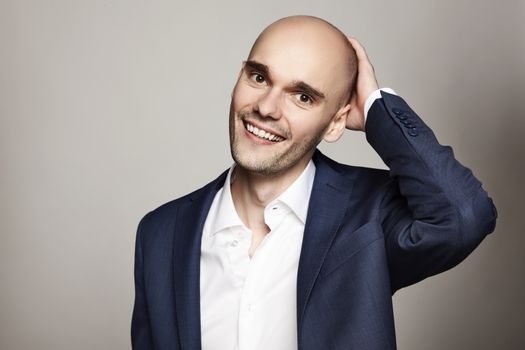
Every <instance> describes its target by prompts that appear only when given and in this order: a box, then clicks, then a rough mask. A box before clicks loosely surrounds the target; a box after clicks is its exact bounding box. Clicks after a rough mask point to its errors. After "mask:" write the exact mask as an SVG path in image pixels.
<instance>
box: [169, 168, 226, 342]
mask: <svg viewBox="0 0 525 350" xmlns="http://www.w3.org/2000/svg"><path fill="white" fill-rule="evenodd" d="M226 174H227V171H225V172H224V173H223V174H221V175H220V176H219V177H218V178H217V179H216V180H215V181H213V182H211V183H210V184H208V185H207V186H205V187H204V188H202V189H201V190H199V191H197V192H195V193H194V194H193V195H190V196H189V198H188V200H187V201H186V202H185V203H184V204H182V205H181V208H180V209H179V211H178V213H177V221H176V222H177V224H176V228H175V233H174V239H173V241H174V244H173V272H174V274H173V280H174V284H175V285H174V289H175V307H176V311H175V312H176V316H177V324H178V329H179V337H180V343H181V348H182V349H201V320H200V255H201V254H200V249H201V238H202V229H203V227H204V223H205V221H206V217H207V215H208V211H209V209H210V207H211V204H212V202H213V199H214V197H215V194H216V193H217V191H218V190H219V189H220V188H221V187H222V186H223V185H224V181H225V179H226Z"/></svg>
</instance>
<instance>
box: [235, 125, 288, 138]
mask: <svg viewBox="0 0 525 350" xmlns="http://www.w3.org/2000/svg"><path fill="white" fill-rule="evenodd" d="M244 127H245V128H246V130H248V131H249V132H250V133H251V134H253V135H255V136H257V137H258V138H260V139H264V140H268V141H272V142H281V141H282V140H284V139H283V138H282V137H280V136H277V135H274V134H271V133H269V132H268V131H264V130H262V129H259V128H257V127H255V126H253V125H251V124H249V123H245V124H244Z"/></svg>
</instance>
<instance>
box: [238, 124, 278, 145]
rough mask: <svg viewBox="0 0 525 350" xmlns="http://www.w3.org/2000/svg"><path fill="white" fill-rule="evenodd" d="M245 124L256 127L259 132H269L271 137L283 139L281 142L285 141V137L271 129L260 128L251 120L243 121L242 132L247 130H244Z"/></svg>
mask: <svg viewBox="0 0 525 350" xmlns="http://www.w3.org/2000/svg"><path fill="white" fill-rule="evenodd" d="M246 123H248V124H251V125H253V126H255V127H256V128H257V129H259V130H264V131H266V132H269V133H270V134H273V135H275V136H278V137H280V138H281V139H283V140H282V141H284V140H286V137H284V136H283V135H281V134H279V133H278V132H276V131H275V130H272V129H268V128H266V127H263V126H261V125H260V124H258V123H254V122H252V121H251V120H243V121H242V124H243V126H244V130H246V131H247V129H246ZM282 141H280V142H282ZM272 143H279V142H272Z"/></svg>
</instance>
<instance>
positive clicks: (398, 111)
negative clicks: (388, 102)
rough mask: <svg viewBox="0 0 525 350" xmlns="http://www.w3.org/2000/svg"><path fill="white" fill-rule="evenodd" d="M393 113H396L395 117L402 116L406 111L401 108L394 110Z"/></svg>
mask: <svg viewBox="0 0 525 350" xmlns="http://www.w3.org/2000/svg"><path fill="white" fill-rule="evenodd" d="M392 112H394V114H395V115H401V114H403V113H405V111H403V110H401V109H399V108H392Z"/></svg>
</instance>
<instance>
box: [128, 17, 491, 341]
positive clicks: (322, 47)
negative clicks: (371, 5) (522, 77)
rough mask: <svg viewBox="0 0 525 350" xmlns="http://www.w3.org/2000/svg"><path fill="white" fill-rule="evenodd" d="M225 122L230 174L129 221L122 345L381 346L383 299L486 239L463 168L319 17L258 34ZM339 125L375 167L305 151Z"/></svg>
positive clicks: (386, 307)
mask: <svg viewBox="0 0 525 350" xmlns="http://www.w3.org/2000/svg"><path fill="white" fill-rule="evenodd" d="M357 73H359V74H357ZM229 125H230V126H229V132H230V146H231V154H232V157H233V160H234V164H233V165H232V166H231V167H230V168H229V169H228V170H226V171H225V172H224V173H222V174H221V175H220V176H219V177H218V178H217V179H215V180H214V181H212V182H211V183H209V184H207V185H206V186H204V187H202V188H201V189H199V190H197V191H195V192H193V193H191V194H188V195H186V196H184V197H182V198H179V199H176V200H174V201H171V202H169V203H166V204H164V205H162V206H160V207H159V208H157V209H155V210H153V211H152V212H150V213H148V214H147V215H146V216H145V217H144V218H143V219H142V220H141V222H140V224H139V228H138V232H137V241H136V257H135V292H136V298H135V306H134V310H133V319H132V329H131V336H132V344H133V348H134V349H170V350H174V349H205V350H229V349H240V350H248V349H249V350H258V349H260V350H263V349H264V350H268V349H271V350H292V349H302V350H307V349H308V350H309V349H312V350H313V349H315V350H318V349H382V350H384V349H394V348H395V347H396V343H395V331H394V321H393V312H392V300H391V296H392V294H393V293H394V292H395V291H396V290H398V289H400V288H402V287H405V286H408V285H410V284H413V283H416V282H418V281H421V280H422V279H424V278H426V277H428V276H431V275H434V274H437V273H439V272H442V271H444V270H447V269H449V268H451V267H452V266H454V265H456V264H458V263H459V262H460V261H462V260H463V259H464V258H465V257H466V256H467V255H468V254H469V253H470V252H471V251H472V250H473V249H474V248H475V247H476V246H477V245H478V244H479V243H480V242H481V241H482V239H483V238H484V237H485V236H486V235H487V234H488V233H490V232H492V231H493V230H494V226H495V219H496V210H495V208H494V206H493V204H492V201H491V199H490V198H489V197H488V196H487V193H486V192H485V191H484V190H483V189H482V187H481V184H480V183H479V181H478V180H477V179H476V178H475V177H474V176H473V175H472V173H471V172H470V170H468V169H467V168H465V167H463V166H462V165H461V164H459V163H458V161H456V160H455V159H454V156H453V153H452V151H451V149H450V148H449V147H444V146H441V145H440V144H439V143H438V142H437V140H436V139H435V136H434V134H433V133H432V131H431V130H430V129H429V128H428V126H427V125H425V124H424V122H423V121H422V120H421V119H420V118H419V117H418V116H417V115H416V113H415V112H414V111H413V110H412V109H411V108H410V107H409V106H408V105H407V104H406V102H405V101H404V100H403V99H401V98H400V97H398V96H396V95H395V94H394V93H393V91H392V90H379V89H378V84H377V80H376V77H375V73H374V69H373V67H372V65H371V63H370V61H369V60H368V58H367V55H366V53H365V51H364V49H363V47H362V46H361V45H360V44H359V42H358V41H357V40H356V39H353V38H350V39H348V38H347V37H346V36H345V35H344V34H343V33H341V32H340V31H339V30H338V29H337V28H335V27H334V26H332V25H331V24H329V23H327V22H326V21H324V20H321V19H319V18H314V17H306V16H294V17H288V18H284V19H281V20H279V21H277V22H275V23H273V24H271V25H270V26H269V27H267V28H266V29H265V30H264V31H263V32H262V33H261V34H260V36H259V37H258V38H257V40H256V42H255V43H254V45H253V47H252V50H251V51H250V53H249V56H248V58H247V60H246V61H245V62H243V64H242V67H241V70H240V73H239V77H238V79H237V83H236V84H235V87H234V89H233V93H232V100H231V107H230V120H229ZM345 129H351V130H358V131H364V132H365V133H366V137H367V140H368V141H369V143H370V144H371V146H372V147H373V148H374V149H375V150H376V151H377V153H378V154H379V155H380V156H381V158H382V159H383V160H384V162H385V163H386V164H387V166H388V167H389V171H385V170H377V169H369V168H362V167H353V166H348V165H343V164H339V163H337V162H335V161H333V160H331V159H329V158H327V157H326V156H324V155H323V154H321V152H319V150H317V148H316V147H317V145H318V144H319V143H320V142H321V141H322V140H324V141H327V142H335V141H337V140H338V139H339V138H340V137H341V135H342V134H343V132H344V131H345ZM349 151H351V150H349Z"/></svg>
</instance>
